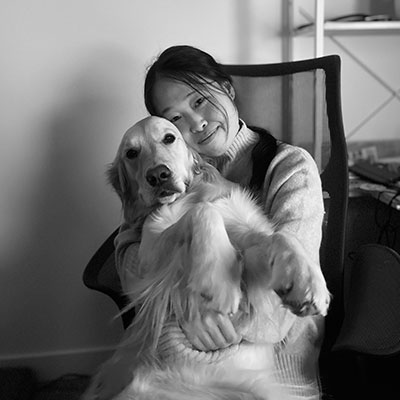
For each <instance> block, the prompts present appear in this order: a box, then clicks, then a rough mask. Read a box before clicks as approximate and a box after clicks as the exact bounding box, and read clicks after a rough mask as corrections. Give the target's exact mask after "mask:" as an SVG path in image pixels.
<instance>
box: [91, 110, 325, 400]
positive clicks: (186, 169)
mask: <svg viewBox="0 0 400 400" xmlns="http://www.w3.org/2000/svg"><path fill="white" fill-rule="evenodd" d="M109 180H110V182H111V184H112V185H113V187H114V188H115V190H116V192H117V193H118V195H119V196H120V198H121V201H122V204H123V211H124V217H125V219H126V220H127V221H128V222H129V223H130V224H132V225H133V226H137V227H138V229H139V228H140V227H141V226H142V225H143V229H142V242H141V245H140V249H139V274H140V278H139V277H138V279H137V281H136V282H134V283H133V285H132V288H131V289H132V290H131V291H130V293H129V294H130V296H131V298H132V306H137V307H138V314H137V316H136V318H135V320H134V323H133V325H132V326H131V327H130V328H129V329H128V332H127V335H126V341H125V342H124V343H123V345H122V346H121V347H120V348H119V349H118V350H117V352H116V355H114V357H113V358H112V359H111V360H110V361H109V362H108V363H106V364H105V366H103V369H102V370H101V371H100V373H99V374H98V375H97V377H96V378H95V379H94V382H93V384H92V387H91V389H90V390H89V392H88V394H87V397H86V398H91V396H92V395H93V394H94V393H95V392H96V390H97V389H100V390H99V391H98V393H97V395H98V397H97V398H107V396H108V395H109V394H111V393H113V392H115V391H118V390H119V389H122V387H119V386H118V385H119V384H118V383H115V381H116V380H118V379H120V380H121V381H123V382H121V385H122V386H123V385H124V384H126V383H128V381H130V384H129V385H128V387H127V388H126V389H125V390H124V391H123V393H122V394H120V395H119V396H118V399H143V400H144V399H146V400H147V399H149V400H150V399H152V400H157V399H160V400H161V399H174V400H177V399H230V400H233V399H238V400H239V399H279V400H280V399H283V398H284V395H283V393H282V388H281V387H279V385H277V384H276V383H274V380H273V378H272V376H273V374H274V370H273V354H272V346H271V344H260V345H255V344H251V345H249V346H247V345H245V344H242V345H241V347H242V350H240V347H239V350H238V351H237V352H235V353H234V355H233V356H232V357H231V358H228V360H227V361H220V362H217V363H213V364H211V365H207V366H204V365H200V364H197V363H194V362H191V361H190V360H186V361H185V360H183V361H182V362H181V361H176V362H174V363H172V365H171V364H169V365H168V366H167V365H165V363H163V360H162V359H160V357H159V354H158V352H157V349H158V343H159V339H160V336H161V333H162V329H163V327H164V325H165V323H166V322H167V321H168V320H169V319H170V318H174V319H175V320H177V321H178V322H179V321H182V320H185V319H195V318H198V317H199V315H200V314H202V313H203V312H204V311H206V310H213V311H215V312H217V313H222V314H228V315H235V314H236V313H238V311H239V307H240V308H241V311H240V312H248V313H251V315H253V316H254V315H255V316H257V313H261V312H262V310H260V309H259V304H260V303H262V300H261V299H262V297H263V295H264V294H265V291H267V290H274V291H276V292H277V293H278V294H279V295H280V297H281V299H282V303H283V305H284V306H286V307H288V308H290V309H291V311H292V312H294V313H295V314H298V315H311V314H317V313H318V314H322V315H325V314H326V312H327V308H328V304H329V293H328V290H327V288H326V284H325V281H324V278H323V276H322V273H321V270H320V267H319V265H317V264H315V263H313V262H311V261H310V260H309V257H308V256H307V254H306V253H305V251H304V250H303V248H302V246H301V244H300V243H299V242H298V241H297V240H296V238H295V237H293V236H290V235H289V234H281V233H278V232H275V228H274V225H273V224H272V223H271V222H270V221H269V220H268V219H267V218H266V216H265V215H264V214H263V212H262V210H261V208H259V207H258V206H257V204H256V201H255V199H254V198H253V197H252V196H251V194H250V193H249V192H247V191H245V190H243V189H242V188H240V187H239V186H238V185H236V184H233V183H231V182H229V181H227V180H225V179H224V178H223V177H222V176H221V175H220V174H219V173H218V172H217V170H216V169H215V168H214V167H212V166H211V165H209V164H208V163H206V162H204V161H203V160H202V159H201V158H200V156H199V155H198V154H196V153H195V152H193V151H191V150H190V149H188V148H187V146H186V144H185V142H184V140H183V138H182V136H181V134H180V133H179V131H178V130H177V128H176V127H175V126H174V125H173V124H171V123H170V122H168V121H167V120H164V119H162V118H157V117H149V118H146V119H144V120H142V121H140V122H138V123H137V124H135V125H134V126H133V127H132V128H130V129H129V130H128V131H127V132H126V134H125V135H124V137H123V139H122V142H121V145H120V147H119V149H118V152H117V155H116V158H115V160H114V162H113V164H112V166H111V168H110V169H109ZM143 222H144V224H143ZM243 305H245V308H243ZM251 348H252V349H253V352H254V353H253V354H254V357H253V361H251V357H250V358H249V357H248V354H249V353H248V352H249V351H251V350H250V349H251ZM245 354H246V358H243V357H245ZM121 360H122V361H121ZM254 360H256V361H254ZM134 365H135V366H134ZM124 374H125V378H124V379H122V378H121V375H124ZM283 390H284V388H283ZM107 393H108V394H107ZM285 398H286V397H285Z"/></svg>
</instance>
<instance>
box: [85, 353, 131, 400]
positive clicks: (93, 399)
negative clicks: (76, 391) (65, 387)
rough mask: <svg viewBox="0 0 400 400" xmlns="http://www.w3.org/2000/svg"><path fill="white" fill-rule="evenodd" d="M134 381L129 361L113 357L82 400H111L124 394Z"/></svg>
mask: <svg viewBox="0 0 400 400" xmlns="http://www.w3.org/2000/svg"><path fill="white" fill-rule="evenodd" d="M132 379H133V368H132V365H131V363H130V362H129V363H128V360H124V359H122V358H116V357H113V358H111V359H110V360H108V361H106V362H105V363H104V364H103V365H102V366H101V367H100V370H99V371H98V372H97V374H95V376H94V377H93V378H92V381H91V383H90V385H89V387H88V389H87V390H86V392H85V393H84V395H83V397H82V400H111V399H113V398H114V397H115V396H116V395H118V394H119V393H120V392H122V391H123V390H124V389H125V388H126V387H127V386H128V385H129V383H131V382H132Z"/></svg>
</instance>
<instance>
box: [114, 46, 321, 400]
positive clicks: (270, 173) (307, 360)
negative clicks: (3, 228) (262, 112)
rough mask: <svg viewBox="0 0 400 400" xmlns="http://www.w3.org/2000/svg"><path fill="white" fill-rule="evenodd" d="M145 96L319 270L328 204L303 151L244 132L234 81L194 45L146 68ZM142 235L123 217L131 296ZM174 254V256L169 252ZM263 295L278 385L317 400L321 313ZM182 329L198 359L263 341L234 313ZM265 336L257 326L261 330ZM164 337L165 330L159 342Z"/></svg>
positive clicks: (121, 264) (262, 133)
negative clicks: (247, 192)
mask: <svg viewBox="0 0 400 400" xmlns="http://www.w3.org/2000/svg"><path fill="white" fill-rule="evenodd" d="M144 94H145V104H146V107H147V109H148V111H149V113H150V114H151V115H154V116H158V117H163V118H165V119H167V120H169V121H170V122H171V123H173V124H174V125H175V126H176V127H177V128H178V130H179V131H180V133H181V135H182V138H183V139H184V140H185V142H186V144H187V145H188V146H189V147H191V148H192V149H194V150H196V151H197V152H198V153H200V154H201V156H202V158H203V159H206V160H207V161H208V162H209V163H210V164H212V165H213V166H215V167H216V169H217V170H218V171H219V172H220V173H221V174H222V175H223V177H224V178H226V179H228V180H229V181H231V182H234V183H238V184H240V185H241V186H244V187H248V188H250V189H251V190H252V191H254V192H255V193H256V195H257V196H258V198H259V199H260V203H261V205H262V210H263V212H264V214H265V215H266V216H268V217H270V218H272V219H273V221H274V226H275V227H276V229H277V232H279V233H280V234H282V236H283V237H287V236H290V235H293V234H294V235H295V236H296V237H297V238H298V239H299V240H300V241H301V246H302V247H304V251H305V254H307V257H309V259H310V260H312V261H313V262H315V264H316V265H317V266H318V270H319V269H320V267H319V249H320V244H321V236H322V231H321V226H322V221H323V215H324V205H323V196H322V188H321V180H320V176H319V171H318V168H317V166H316V164H315V161H314V160H313V159H312V157H311V155H310V154H309V153H307V152H306V150H304V149H302V148H300V147H296V146H293V145H289V144H287V143H283V142H279V141H277V140H276V139H275V138H274V137H273V136H272V135H271V134H269V132H267V131H266V130H265V129H261V128H259V127H248V126H247V125H246V123H245V121H244V120H242V119H241V118H240V116H239V113H238V109H237V107H236V104H235V89H234V87H233V85H232V79H231V77H230V76H229V75H228V74H227V73H226V70H225V69H224V68H223V67H222V65H220V64H218V63H217V62H216V61H215V60H214V58H213V57H211V56H210V55H209V54H207V53H205V52H203V51H202V50H199V49H196V48H194V47H191V46H173V47H170V48H168V49H166V50H165V51H164V52H162V53H161V54H160V55H159V57H158V58H157V59H156V61H155V62H154V63H153V64H152V66H151V67H150V68H149V69H148V71H147V75H146V79H145V87H144ZM149 135H150V132H149ZM174 143H175V142H174ZM150 186H151V185H150ZM141 235H142V231H141V230H138V229H137V226H136V227H135V226H134V225H133V224H131V223H130V221H129V219H126V220H125V221H124V223H123V224H122V225H121V228H120V231H119V234H118V235H117V236H116V238H115V248H116V260H117V262H116V267H117V270H118V273H119V275H120V279H121V283H122V286H123V288H124V289H125V290H126V291H127V293H129V292H130V288H131V287H132V285H134V284H135V282H136V281H137V279H138V278H140V276H141V270H140V267H139V265H138V257H137V256H138V252H139V247H140V244H141V241H142V239H143V238H142V236H141ZM170 252H171V254H175V253H174V250H173V249H172V247H171V248H169V249H168V251H167V253H168V254H169V253H170ZM204 253H207V254H208V252H207V251H204ZM263 259H264V258H263V257H261V258H260V261H261V260H263ZM263 290H264V291H263V293H264V295H265V296H266V298H267V299H268V301H270V302H271V304H272V306H271V310H269V311H268V312H265V317H266V319H268V321H270V322H271V324H270V328H271V329H268V334H267V336H268V338H269V340H270V341H271V342H272V343H273V350H274V353H275V354H274V357H273V359H274V364H275V365H274V368H275V369H276V371H278V375H279V376H278V380H279V382H280V383H282V384H284V385H285V386H286V387H288V388H291V389H290V390H291V392H292V393H293V394H294V395H301V396H303V397H307V398H310V399H314V400H315V399H319V398H320V391H319V379H318V355H319V351H320V345H321V343H322V333H323V329H324V327H323V325H324V319H323V316H321V315H312V316H307V317H301V318H300V317H298V316H297V315H295V314H294V313H292V312H291V311H290V310H289V309H288V308H285V307H282V305H281V303H280V301H279V298H278V301H276V297H277V296H279V293H276V292H275V291H271V290H268V287H267V285H265V287H264V286H263ZM263 315H264V314H263ZM171 318H173V316H171ZM178 328H179V331H180V332H179V334H180V337H181V338H183V340H185V341H187V342H188V343H189V346H190V348H192V349H196V351H199V352H204V353H208V352H210V351H212V352H213V354H220V353H221V354H222V353H223V352H224V351H225V350H226V349H229V348H232V346H233V347H234V346H239V348H240V349H242V350H243V351H244V352H245V353H246V351H247V350H248V351H249V353H252V352H254V349H256V348H257V345H258V344H260V341H259V337H258V338H255V339H254V340H252V341H250V342H249V341H242V337H241V335H240V331H239V330H238V326H237V325H235V316H233V318H232V315H229V313H217V314H216V315H215V314H213V313H210V312H204V313H202V314H201V315H200V318H197V319H195V320H190V319H188V320H184V321H182V323H181V324H180V325H179V327H178ZM265 332H266V330H265V329H264V328H262V329H260V332H259V333H260V334H261V333H262V334H265ZM170 334H171V332H170V331H169V329H166V330H165V332H163V334H162V338H160V340H161V341H163V340H166V338H167V337H168V335H170ZM256 336H257V335H256ZM180 343H181V342H180ZM175 345H176V346H177V347H175V348H173V349H172V352H174V351H176V352H178V350H179V349H178V347H179V343H175ZM246 349H247V350H246Z"/></svg>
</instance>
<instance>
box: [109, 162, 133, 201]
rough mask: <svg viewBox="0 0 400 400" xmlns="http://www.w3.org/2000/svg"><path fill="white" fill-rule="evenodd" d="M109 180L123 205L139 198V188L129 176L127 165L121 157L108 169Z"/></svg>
mask: <svg viewBox="0 0 400 400" xmlns="http://www.w3.org/2000/svg"><path fill="white" fill-rule="evenodd" d="M107 178H108V182H109V183H110V184H111V186H112V187H113V188H114V190H115V191H116V193H117V194H118V196H119V197H120V199H121V202H122V204H123V206H124V207H125V206H126V205H127V204H131V203H133V202H134V201H135V200H136V198H137V190H135V188H134V187H133V184H132V182H130V179H129V177H128V173H127V171H126V168H125V165H124V163H123V162H122V160H121V159H120V158H119V157H116V158H115V160H114V162H113V163H112V164H111V165H110V166H109V168H108V169H107Z"/></svg>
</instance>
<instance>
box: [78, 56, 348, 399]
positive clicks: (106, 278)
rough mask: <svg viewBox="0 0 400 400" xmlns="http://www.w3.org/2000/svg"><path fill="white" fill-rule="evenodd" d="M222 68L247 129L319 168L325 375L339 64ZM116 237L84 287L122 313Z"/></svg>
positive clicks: (332, 286)
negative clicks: (301, 152)
mask: <svg viewBox="0 0 400 400" xmlns="http://www.w3.org/2000/svg"><path fill="white" fill-rule="evenodd" d="M223 67H224V68H225V69H226V71H227V72H228V73H229V74H230V75H231V76H232V78H233V82H234V87H235V91H236V99H235V101H236V102H237V106H238V109H239V114H240V115H241V117H242V118H243V120H244V121H246V123H247V125H249V126H258V127H261V128H266V129H267V130H268V131H270V132H271V133H272V134H273V135H274V136H275V137H276V138H277V139H280V140H282V141H286V142H289V143H292V144H295V145H298V146H302V147H304V148H305V149H307V150H309V151H310V152H311V153H312V154H314V155H315V157H316V161H317V164H318V165H319V167H320V174H321V180H322V187H323V191H324V193H325V197H326V199H325V203H326V210H327V211H326V219H325V222H324V227H323V243H322V246H321V265H322V269H323V273H324V275H325V278H326V280H327V284H328V288H329V290H330V291H331V293H332V294H333V300H332V304H331V307H330V311H329V314H328V317H327V320H326V335H325V340H324V344H323V350H322V355H321V360H322V361H321V369H322V370H323V371H326V375H329V374H330V373H331V372H332V369H333V370H334V368H331V367H330V366H331V358H330V354H331V353H332V352H331V349H332V346H333V344H334V343H335V340H336V338H337V336H338V334H339V331H340V328H341V325H342V320H343V316H344V307H343V269H344V246H345V230H346V212H347V197H348V170H347V149H346V141H345V136H344V130H343V123H342V113H341V95H340V58H339V57H338V56H336V55H332V56H326V57H321V58H315V59H309V60H302V61H293V62H287V63H277V64H264V65H224V66H223ZM315 133H316V135H315ZM116 234H117V230H116V231H114V232H113V233H112V234H111V235H110V236H109V238H108V239H107V240H106V241H105V243H104V244H103V245H102V246H101V247H100V249H99V250H98V251H97V252H96V254H95V255H94V256H93V257H92V259H91V260H90V261H89V263H88V265H87V267H86V269H85V271H84V275H83V281H84V283H85V285H86V286H87V287H89V288H91V289H94V290H98V291H100V292H103V293H105V294H107V295H108V296H110V297H111V298H112V299H113V300H114V302H115V303H116V304H117V306H118V308H119V310H122V309H123V308H124V306H125V305H126V302H127V301H126V298H125V297H124V295H123V294H122V293H121V285H120V283H119V280H118V275H117V273H116V270H115V265H114V254H113V252H114V246H113V240H114V238H115V236H116ZM132 317H133V312H131V313H130V314H122V320H123V324H124V327H127V326H128V325H129V323H130V321H131V320H132ZM323 374H324V372H323ZM327 386H329V385H328V384H327ZM327 390H328V391H329V390H330V389H329V387H328V389H327Z"/></svg>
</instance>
